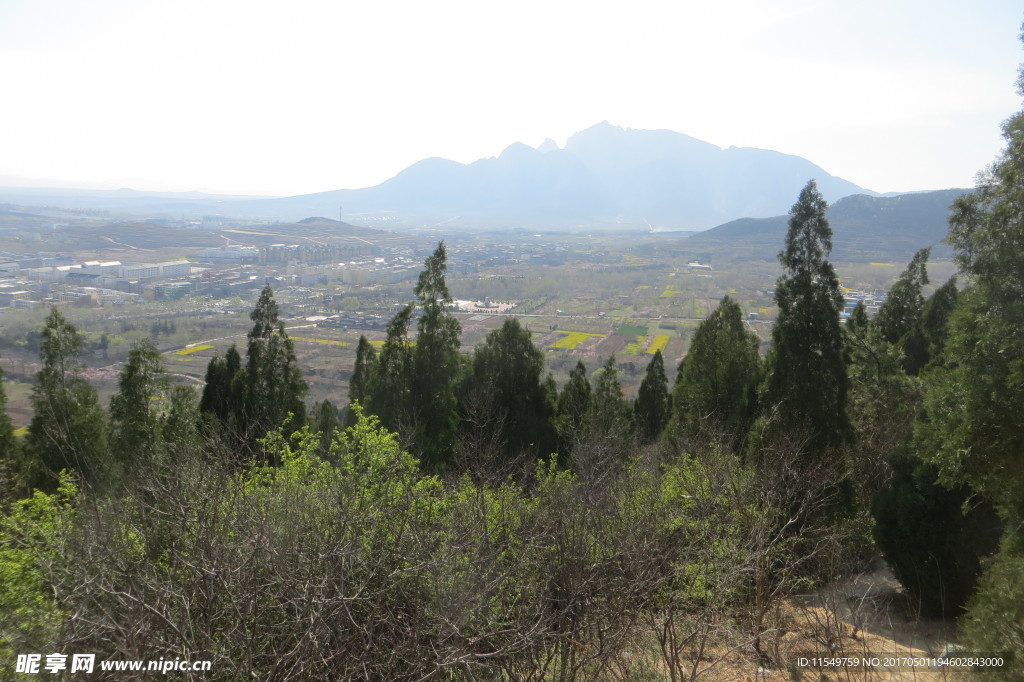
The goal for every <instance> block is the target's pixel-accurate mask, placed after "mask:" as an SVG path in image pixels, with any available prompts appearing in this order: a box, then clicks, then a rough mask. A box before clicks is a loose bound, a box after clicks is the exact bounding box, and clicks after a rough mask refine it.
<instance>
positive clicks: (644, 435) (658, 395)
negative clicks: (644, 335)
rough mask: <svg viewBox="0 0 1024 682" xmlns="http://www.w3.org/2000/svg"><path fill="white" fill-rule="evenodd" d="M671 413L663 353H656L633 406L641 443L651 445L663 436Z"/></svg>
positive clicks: (634, 420)
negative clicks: (662, 433)
mask: <svg viewBox="0 0 1024 682" xmlns="http://www.w3.org/2000/svg"><path fill="white" fill-rule="evenodd" d="M670 412H671V399H670V397H669V394H668V377H666V376H665V361H664V360H663V359H662V357H661V351H660V350H659V351H656V352H655V353H654V356H653V357H652V358H651V361H650V362H649V363H647V371H646V372H645V373H644V378H643V381H641V382H640V391H639V393H638V394H637V398H636V403H634V405H633V422H634V424H635V426H636V432H637V438H638V439H639V441H640V442H641V443H650V442H652V441H654V440H657V438H658V437H659V436H661V432H662V430H663V429H664V428H665V424H667V423H668V419H669V414H670Z"/></svg>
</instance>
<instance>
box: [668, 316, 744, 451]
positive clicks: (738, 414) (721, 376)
mask: <svg viewBox="0 0 1024 682" xmlns="http://www.w3.org/2000/svg"><path fill="white" fill-rule="evenodd" d="M757 347H758V340H757V336H756V335H755V334H754V333H753V332H751V331H750V330H749V329H748V328H747V326H746V324H745V323H744V322H743V311H742V310H741V309H740V306H739V305H738V304H737V303H736V302H735V301H733V300H732V299H731V298H729V297H728V296H726V297H725V298H723V299H722V301H721V303H719V304H718V307H717V308H715V310H714V312H712V313H711V314H710V315H708V317H707V319H705V320H704V321H703V322H701V323H700V326H698V327H697V331H696V332H694V335H693V340H691V341H690V350H689V352H688V353H687V354H686V358H684V360H683V362H682V363H680V366H679V372H678V375H677V378H676V385H675V387H674V388H673V395H672V410H673V417H672V419H673V424H672V437H673V438H674V439H676V440H677V441H683V442H685V441H689V440H692V439H694V438H697V437H698V436H699V435H701V434H704V435H705V436H707V437H714V438H724V439H725V440H726V441H728V442H729V443H730V444H731V445H732V446H734V447H738V446H739V445H740V444H741V443H743V440H744V438H745V437H746V431H747V428H748V427H749V424H750V420H751V419H752V418H753V413H754V408H755V405H756V390H757V383H758V380H759V378H760V366H761V359H760V357H759V356H758V354H757ZM681 444H682V443H677V445H681Z"/></svg>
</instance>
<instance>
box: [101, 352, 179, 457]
mask: <svg viewBox="0 0 1024 682" xmlns="http://www.w3.org/2000/svg"><path fill="white" fill-rule="evenodd" d="M163 372H164V367H163V361H162V360H161V358H160V353H159V351H158V350H157V349H156V346H155V345H153V343H152V342H151V341H143V342H142V343H139V344H138V345H136V346H135V347H134V348H132V349H131V351H129V353H128V361H127V362H126V363H125V364H124V366H123V367H122V368H121V375H120V377H119V378H118V392H117V394H116V395H114V397H113V398H111V399H110V425H111V434H110V441H111V451H112V454H113V456H114V459H115V461H117V462H118V464H119V465H120V466H121V467H122V468H125V469H133V468H138V467H140V466H141V467H145V466H147V465H148V464H149V463H150V462H151V461H152V459H153V457H154V455H155V454H156V452H157V447H158V445H159V443H160V439H161V433H160V431H161V429H160V427H161V425H162V420H161V415H160V412H159V410H160V409H161V407H162V405H161V404H160V402H159V400H160V399H162V398H163V397H164V395H165V394H166V392H167V389H168V385H167V379H166V377H165V376H164V375H163Z"/></svg>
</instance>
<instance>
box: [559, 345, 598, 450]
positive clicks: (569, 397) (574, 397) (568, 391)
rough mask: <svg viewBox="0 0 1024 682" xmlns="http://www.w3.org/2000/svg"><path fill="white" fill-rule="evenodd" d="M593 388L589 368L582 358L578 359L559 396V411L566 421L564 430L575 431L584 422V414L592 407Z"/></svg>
mask: <svg viewBox="0 0 1024 682" xmlns="http://www.w3.org/2000/svg"><path fill="white" fill-rule="evenodd" d="M591 390H592V389H591V386H590V379H588V378H587V368H586V366H585V365H584V364H583V361H582V360H577V361H576V366H575V367H573V368H572V371H571V372H569V381H568V382H567V383H566V384H565V386H564V387H563V388H562V393H561V394H560V395H559V396H558V413H559V415H560V416H561V417H563V420H564V421H565V422H566V424H565V425H564V428H563V431H564V432H571V431H575V430H576V429H578V428H579V426H580V424H581V423H583V415H585V414H586V413H587V408H588V407H590V394H591Z"/></svg>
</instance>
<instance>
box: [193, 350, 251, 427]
mask: <svg viewBox="0 0 1024 682" xmlns="http://www.w3.org/2000/svg"><path fill="white" fill-rule="evenodd" d="M241 370H242V356H241V355H240V354H239V352H238V348H237V346H235V344H231V347H230V348H228V350H227V353H225V354H224V357H223V358H221V357H220V356H215V357H214V358H213V359H211V360H210V362H209V364H208V365H207V366H206V384H205V385H204V386H203V396H202V399H201V400H200V402H199V411H200V412H202V413H204V414H213V415H216V417H217V418H218V419H219V420H220V421H221V423H222V424H228V423H229V422H231V420H232V419H233V418H237V417H236V415H237V414H238V413H239V412H240V411H241V409H242V387H243V383H244V379H243V378H242V375H241V374H240V372H241Z"/></svg>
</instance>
